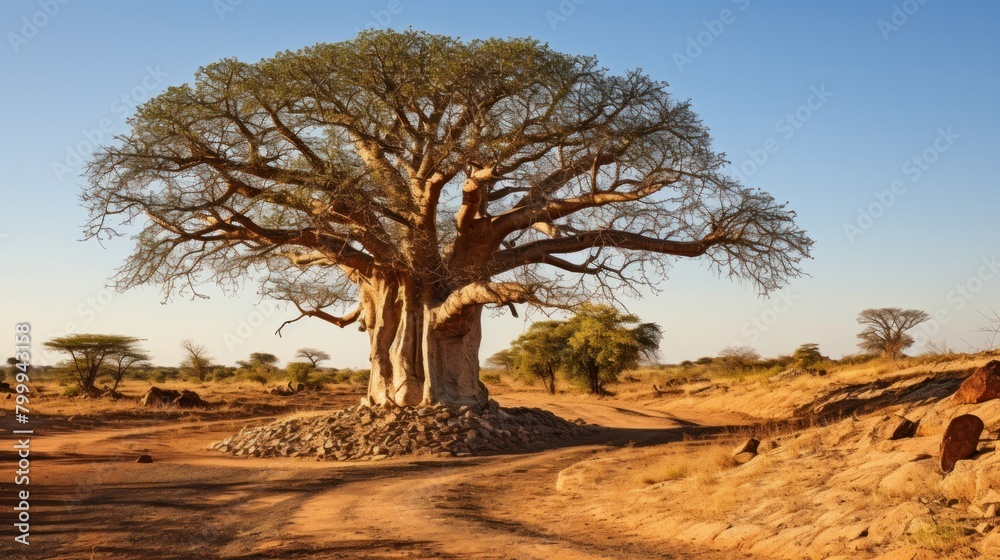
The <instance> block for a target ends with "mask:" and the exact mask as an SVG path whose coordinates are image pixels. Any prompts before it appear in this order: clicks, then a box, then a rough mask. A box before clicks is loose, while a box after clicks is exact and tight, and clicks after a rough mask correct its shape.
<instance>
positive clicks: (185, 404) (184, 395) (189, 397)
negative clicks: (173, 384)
mask: <svg viewBox="0 0 1000 560" xmlns="http://www.w3.org/2000/svg"><path fill="white" fill-rule="evenodd" d="M139 404H141V405H142V406H176V407H177V408H197V407H205V406H208V403H206V402H205V401H203V400H201V397H199V396H198V393H195V392H194V391H189V390H187V389H184V390H183V391H176V390H174V389H160V388H159V387H150V388H149V391H147V392H146V394H145V395H144V396H143V397H142V400H141V401H139Z"/></svg>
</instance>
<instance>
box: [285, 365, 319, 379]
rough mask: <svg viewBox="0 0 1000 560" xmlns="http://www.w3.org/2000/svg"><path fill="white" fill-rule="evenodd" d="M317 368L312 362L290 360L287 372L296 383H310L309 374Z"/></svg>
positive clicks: (286, 367) (286, 368)
mask: <svg viewBox="0 0 1000 560" xmlns="http://www.w3.org/2000/svg"><path fill="white" fill-rule="evenodd" d="M314 369H315V367H313V365H312V362H288V365H286V366H285V372H286V373H287V374H288V377H289V378H290V379H291V380H292V381H294V382H296V383H308V382H309V374H310V373H312V371H313V370H314Z"/></svg>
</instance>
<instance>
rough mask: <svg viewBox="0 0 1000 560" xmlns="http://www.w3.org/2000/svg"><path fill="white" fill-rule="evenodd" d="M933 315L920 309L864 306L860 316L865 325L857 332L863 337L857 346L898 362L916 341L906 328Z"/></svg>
mask: <svg viewBox="0 0 1000 560" xmlns="http://www.w3.org/2000/svg"><path fill="white" fill-rule="evenodd" d="M930 318H931V317H930V315H928V314H927V313H925V312H923V311H920V310H919V309H899V308H898V307H885V308H881V309H865V310H864V311H862V312H861V313H860V314H859V315H858V323H859V324H861V325H863V326H864V327H865V329H864V330H863V331H861V333H860V334H858V338H859V339H860V340H861V342H859V343H858V346H860V347H861V349H862V350H864V351H865V352H870V353H875V354H881V355H883V356H886V357H887V358H889V359H891V360H893V361H894V362H895V361H896V360H897V359H899V357H900V356H902V355H903V351H904V350H906V349H907V348H909V347H910V346H912V345H913V343H914V339H913V337H912V336H910V335H908V334H906V331H908V330H910V329H912V328H913V327H915V326H917V325H919V324H920V323H923V322H924V321H927V320H928V319H930Z"/></svg>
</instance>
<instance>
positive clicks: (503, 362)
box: [486, 348, 516, 373]
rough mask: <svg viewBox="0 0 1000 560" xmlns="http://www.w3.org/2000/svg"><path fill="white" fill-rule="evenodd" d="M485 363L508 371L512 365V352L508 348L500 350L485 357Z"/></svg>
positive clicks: (511, 368) (513, 364) (512, 367)
mask: <svg viewBox="0 0 1000 560" xmlns="http://www.w3.org/2000/svg"><path fill="white" fill-rule="evenodd" d="M486 365H488V366H490V367H495V368H499V369H502V370H504V371H505V372H507V373H510V372H511V371H512V370H513V369H514V367H515V365H516V364H515V363H514V352H513V350H511V349H510V348H507V349H505V350H501V351H499V352H497V353H496V354H493V355H492V356H490V357H489V358H486Z"/></svg>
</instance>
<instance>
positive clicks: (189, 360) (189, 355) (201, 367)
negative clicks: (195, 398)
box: [181, 338, 212, 381]
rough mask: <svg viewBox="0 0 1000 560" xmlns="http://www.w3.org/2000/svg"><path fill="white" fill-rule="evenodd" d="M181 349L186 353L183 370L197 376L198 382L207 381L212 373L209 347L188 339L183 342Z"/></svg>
mask: <svg viewBox="0 0 1000 560" xmlns="http://www.w3.org/2000/svg"><path fill="white" fill-rule="evenodd" d="M181 349H182V350H183V351H184V360H183V361H182V362H181V369H184V370H188V371H190V372H191V373H193V374H194V375H196V376H197V377H198V381H205V378H206V377H208V374H209V373H210V372H211V371H212V357H211V356H209V355H208V346H207V345H205V344H198V343H197V342H195V341H193V340H191V339H189V338H188V339H184V340H182V341H181Z"/></svg>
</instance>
